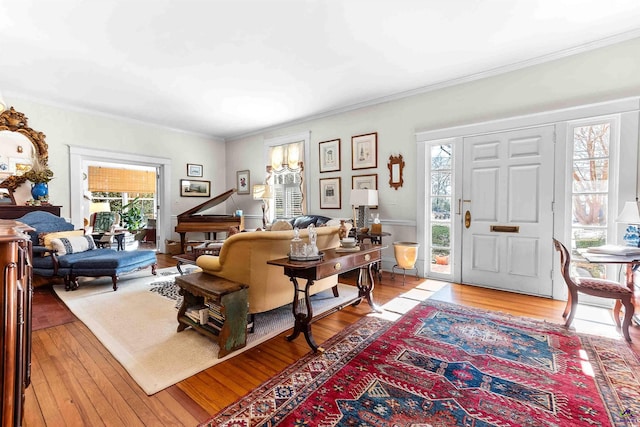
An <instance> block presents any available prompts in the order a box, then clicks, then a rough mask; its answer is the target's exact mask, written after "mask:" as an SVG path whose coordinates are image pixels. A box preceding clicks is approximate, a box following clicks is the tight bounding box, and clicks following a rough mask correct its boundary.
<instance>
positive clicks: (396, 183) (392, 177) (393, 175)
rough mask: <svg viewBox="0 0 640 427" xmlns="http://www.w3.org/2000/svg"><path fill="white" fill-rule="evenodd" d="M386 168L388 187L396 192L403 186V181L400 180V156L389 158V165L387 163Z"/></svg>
mask: <svg viewBox="0 0 640 427" xmlns="http://www.w3.org/2000/svg"><path fill="white" fill-rule="evenodd" d="M387 167H388V168H389V186H390V187H391V188H395V189H396V190H397V189H398V188H399V187H402V184H404V179H403V178H402V171H403V169H404V160H402V154H399V155H397V156H389V163H387Z"/></svg>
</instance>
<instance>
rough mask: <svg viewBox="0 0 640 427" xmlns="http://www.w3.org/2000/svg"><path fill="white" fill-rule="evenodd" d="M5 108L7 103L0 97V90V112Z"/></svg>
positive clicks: (0, 94) (0, 95)
mask: <svg viewBox="0 0 640 427" xmlns="http://www.w3.org/2000/svg"><path fill="white" fill-rule="evenodd" d="M6 109H7V103H6V102H4V98H3V97H2V93H1V92H0V113H2V112H3V111H4V110H6Z"/></svg>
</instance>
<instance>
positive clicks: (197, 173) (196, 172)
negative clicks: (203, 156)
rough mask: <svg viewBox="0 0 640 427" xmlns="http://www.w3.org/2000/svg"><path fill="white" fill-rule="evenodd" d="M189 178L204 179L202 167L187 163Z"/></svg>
mask: <svg viewBox="0 0 640 427" xmlns="http://www.w3.org/2000/svg"><path fill="white" fill-rule="evenodd" d="M187 176H194V177H202V165H196V164H194V163H187Z"/></svg>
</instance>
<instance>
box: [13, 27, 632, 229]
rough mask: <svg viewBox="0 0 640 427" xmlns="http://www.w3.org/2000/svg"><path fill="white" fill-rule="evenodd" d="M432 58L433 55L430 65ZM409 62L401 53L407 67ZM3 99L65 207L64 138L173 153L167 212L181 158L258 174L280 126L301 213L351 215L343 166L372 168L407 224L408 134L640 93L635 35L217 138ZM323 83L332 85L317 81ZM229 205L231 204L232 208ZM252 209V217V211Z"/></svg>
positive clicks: (393, 213) (410, 209)
mask: <svg viewBox="0 0 640 427" xmlns="http://www.w3.org/2000/svg"><path fill="white" fill-rule="evenodd" d="M436 65H437V64H436ZM410 66H411V62H410V59H409V60H408V61H407V67H410ZM3 89H5V100H6V101H7V103H8V104H9V105H13V106H14V107H15V108H16V109H17V110H19V111H22V112H24V113H25V114H26V115H27V117H28V118H29V125H30V126H31V127H32V128H34V129H36V130H39V131H42V132H44V133H45V134H46V135H47V137H46V141H47V143H48V144H49V152H50V155H49V157H50V165H51V167H52V169H53V170H54V172H55V173H56V178H55V179H54V180H53V181H52V182H51V185H50V194H51V198H52V201H53V202H54V203H56V204H60V205H62V206H63V211H62V214H63V216H68V215H69V211H68V206H69V200H70V194H69V190H68V188H69V174H68V170H69V156H68V146H69V145H75V146H83V147H93V148H101V149H108V150H113V151H119V152H126V153H138V154H150V155H153V156H158V157H167V158H170V159H171V160H172V171H171V174H172V180H173V181H174V182H172V183H171V185H172V192H171V193H172V199H173V200H172V214H173V215H175V214H177V213H180V212H183V211H184V210H186V209H188V208H189V207H191V206H195V205H196V204H198V203H200V202H202V200H201V199H198V200H192V199H186V198H181V197H179V189H178V182H179V179H180V178H186V163H200V164H203V165H204V174H205V176H204V177H203V179H206V180H211V181H212V189H211V192H212V194H219V193H222V192H223V191H225V190H227V189H228V188H231V187H234V186H235V178H236V171H238V170H245V169H249V170H250V172H251V183H252V184H255V183H258V182H260V181H262V180H263V179H264V176H265V169H264V165H265V159H264V156H263V149H262V148H263V141H264V139H265V138H272V137H277V136H281V135H287V134H292V133H298V132H302V131H308V130H310V131H311V150H310V162H309V164H307V165H305V169H306V172H307V179H308V180H309V181H310V190H311V194H309V195H308V197H309V200H310V210H309V211H310V212H311V213H322V214H326V215H327V216H341V217H350V216H351V209H350V207H349V206H348V202H349V200H348V192H349V190H350V188H351V177H352V175H360V174H371V173H377V174H378V184H379V189H380V210H379V213H380V217H381V218H382V219H383V220H391V219H393V220H401V221H406V222H409V223H411V222H413V223H415V220H416V218H415V215H416V197H415V194H416V177H417V176H418V175H419V171H417V170H416V169H417V167H418V164H419V163H418V162H417V160H416V143H415V133H416V132H417V131H421V130H429V129H439V128H443V127H450V126H456V125H461V124H468V123H475V122H481V121H487V120H495V119H500V118H505V117H512V116H516V115H523V114H530V113H536V112H541V111H546V110H552V109H558V108H564V107H570V106H575V105H582V104H588V103H597V102H602V101H607V100H612V99H618V98H624V97H629V96H638V95H640V39H635V40H631V41H627V42H624V43H620V44H617V45H613V46H609V47H606V48H601V49H598V50H594V51H590V52H587V53H582V54H578V55H575V56H572V57H568V58H565V59H561V60H556V61H553V62H548V63H545V64H542V65H537V66H533V67H529V68H526V69H522V70H519V71H514V72H510V73H506V74H502V75H499V76H495V77H490V78H485V79H482V80H477V81H474V82H470V83H465V84H459V85H456V86H451V87H447V88H443V89H440V90H436V91H432V92H427V93H423V94H420V95H415V96H411V97H408V98H404V99H400V100H397V101H391V102H386V103H383V104H379V105H376V106H372V107H366V108H362V109H359V110H355V111H351V112H347V113H342V114H338V115H334V116H330V117H326V118H322V119H317V120H310V121H307V122H304V123H300V124H296V125H292V126H288V127H283V128H280V129H277V130H272V131H268V132H264V133H260V134H256V135H253V136H249V137H245V138H240V139H238V140H234V141H230V142H227V143H226V144H225V143H223V142H221V141H219V140H216V139H215V138H209V137H204V136H200V135H194V134H189V133H183V132H177V131H172V130H168V129H164V128H161V127H157V126H151V125H146V124H142V123H138V122H134V121H128V120H120V119H117V118H112V117H108V116H102V115H96V114H91V113H86V112H80V111H74V110H69V109H66V108H62V107H56V106H50V105H44V104H40V103H37V102H33V101H29V100H25V99H17V98H12V97H10V96H6V93H7V92H10V90H11V88H3ZM326 90H327V91H331V88H330V87H328V88H326ZM369 132H378V141H379V147H378V167H377V168H376V169H364V170H358V171H352V170H351V151H350V150H351V136H352V135H358V134H362V133H369ZM335 138H340V139H341V140H342V145H341V151H342V170H341V171H340V172H337V173H324V174H319V172H318V142H321V141H325V140H330V139H335ZM391 154H393V155H397V154H402V155H403V156H404V158H405V161H406V164H407V166H406V168H405V185H404V187H402V188H401V189H399V190H397V191H396V190H393V189H391V188H389V186H388V184H387V181H388V170H387V167H386V163H387V159H388V158H389V155H391ZM320 176H321V177H335V176H340V177H341V178H342V209H341V210H320V209H319V188H318V178H319V177H320ZM234 201H235V204H236V205H237V207H238V208H240V209H243V210H244V211H245V213H247V214H249V218H248V220H249V222H250V225H251V226H253V225H256V226H257V225H258V224H259V222H260V221H259V219H258V218H259V217H260V216H261V210H260V202H257V201H254V200H253V199H252V198H251V196H250V195H242V196H237V195H236V196H234ZM235 207H236V206H233V209H234V210H235ZM252 218H253V219H252Z"/></svg>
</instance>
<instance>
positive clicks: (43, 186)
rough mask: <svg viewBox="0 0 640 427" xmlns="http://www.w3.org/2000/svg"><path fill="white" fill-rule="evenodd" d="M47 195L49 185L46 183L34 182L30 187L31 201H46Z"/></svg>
mask: <svg viewBox="0 0 640 427" xmlns="http://www.w3.org/2000/svg"><path fill="white" fill-rule="evenodd" d="M48 195H49V185H48V184H47V183H46V182H36V183H35V184H32V185H31V197H33V200H46V198H47V196H48Z"/></svg>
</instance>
